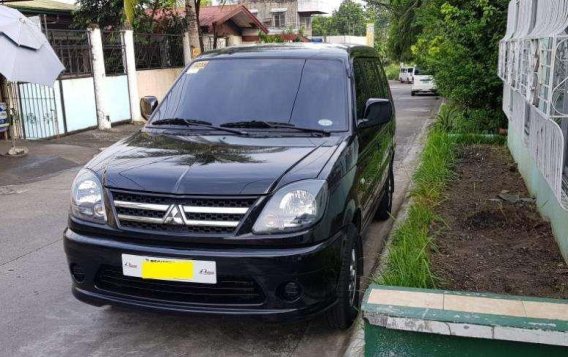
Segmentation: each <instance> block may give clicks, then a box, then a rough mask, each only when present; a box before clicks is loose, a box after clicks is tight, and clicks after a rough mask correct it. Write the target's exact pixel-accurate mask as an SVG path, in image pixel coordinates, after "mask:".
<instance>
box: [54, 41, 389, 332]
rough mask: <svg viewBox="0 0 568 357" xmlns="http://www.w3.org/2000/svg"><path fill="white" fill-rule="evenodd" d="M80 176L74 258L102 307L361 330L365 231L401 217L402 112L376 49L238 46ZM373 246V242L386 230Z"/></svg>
mask: <svg viewBox="0 0 568 357" xmlns="http://www.w3.org/2000/svg"><path fill="white" fill-rule="evenodd" d="M141 106H142V113H143V115H144V116H145V117H146V118H147V120H148V123H147V124H146V125H145V127H144V128H143V129H142V130H141V131H140V132H139V133H137V134H135V135H133V136H132V137H130V138H127V139H124V140H122V141H120V142H118V143H116V144H115V145H113V146H112V147H110V148H108V149H106V150H105V151H103V152H102V153H100V154H99V155H98V156H97V157H95V158H94V159H93V160H92V161H91V162H90V163H88V164H87V165H86V166H85V167H84V168H83V169H82V170H81V171H80V172H79V173H78V175H77V177H76V178H75V181H74V183H73V188H72V202H71V210H70V215H69V226H68V228H67V229H66V230H65V233H64V236H65V237H64V238H65V239H64V242H65V252H66V254H67V258H68V262H69V268H70V271H71V275H72V277H73V294H74V295H75V297H77V298H78V299H80V300H82V301H84V302H87V303H89V304H93V305H105V304H112V305H121V306H127V307H134V308H143V309H149V310H159V311H169V312H176V313H186V312H187V313H206V314H227V315H246V316H257V317H266V318H269V319H303V318H307V317H310V316H313V315H315V314H319V313H322V312H325V313H326V315H327V318H328V321H329V322H330V324H331V325H332V326H334V327H337V328H347V327H349V326H350V325H351V323H352V322H353V320H354V318H355V317H356V314H357V310H358V308H359V304H360V293H359V289H360V277H361V274H362V271H363V264H362V257H363V252H362V251H361V250H362V242H361V239H362V238H361V232H363V231H364V230H365V228H366V227H367V226H368V225H369V223H370V222H371V221H372V220H373V219H379V220H384V219H387V218H388V217H389V214H390V210H391V205H392V192H393V187H394V180H393V157H394V151H395V143H394V133H395V113H394V108H393V104H392V97H391V93H390V89H389V86H388V83H387V80H386V77H385V74H384V72H383V69H382V66H381V63H380V60H379V57H378V54H377V52H376V51H375V50H374V49H372V48H369V47H364V46H340V45H337V46H331V45H319V44H318V45H267V46H256V47H240V48H226V49H223V50H219V51H215V52H211V53H208V54H205V55H203V56H201V57H199V58H198V59H196V60H195V61H194V62H193V63H191V64H190V65H189V66H188V67H187V68H185V70H184V72H183V73H182V74H181V75H180V77H179V78H178V79H177V81H176V83H175V84H174V85H173V87H172V88H171V90H170V91H169V92H168V94H167V95H166V96H165V98H164V100H163V101H162V102H161V103H160V104H159V105H158V103H157V100H156V98H154V97H145V98H143V99H142V101H141ZM371 239H372V238H371Z"/></svg>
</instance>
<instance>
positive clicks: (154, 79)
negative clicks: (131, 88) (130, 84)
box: [136, 68, 183, 101]
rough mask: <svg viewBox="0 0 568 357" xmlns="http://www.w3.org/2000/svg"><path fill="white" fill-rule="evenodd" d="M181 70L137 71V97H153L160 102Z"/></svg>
mask: <svg viewBox="0 0 568 357" xmlns="http://www.w3.org/2000/svg"><path fill="white" fill-rule="evenodd" d="M182 70H183V68H166V69H149V70H143V71H137V72H136V76H137V77H138V96H139V97H140V98H142V97H144V96H147V95H153V96H155V97H156V98H158V100H160V101H161V100H162V99H164V96H165V95H166V93H167V92H168V90H169V89H170V87H171V86H172V84H174V81H175V80H176V79H177V77H178V76H179V74H180V73H181V71H182Z"/></svg>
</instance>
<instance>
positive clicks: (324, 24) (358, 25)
mask: <svg viewBox="0 0 568 357" xmlns="http://www.w3.org/2000/svg"><path fill="white" fill-rule="evenodd" d="M366 32H367V15H366V13H365V9H363V6H361V4H359V3H356V2H355V1H353V0H345V1H343V2H342V3H341V5H340V6H339V9H337V10H336V11H334V12H333V14H332V16H331V17H325V16H317V17H314V19H313V21H312V33H313V35H314V36H343V35H350V36H365V34H366Z"/></svg>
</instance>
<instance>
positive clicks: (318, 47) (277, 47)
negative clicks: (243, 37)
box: [199, 43, 378, 59]
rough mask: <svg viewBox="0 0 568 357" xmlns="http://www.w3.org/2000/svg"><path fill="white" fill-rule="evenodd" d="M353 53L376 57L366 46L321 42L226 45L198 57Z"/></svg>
mask: <svg viewBox="0 0 568 357" xmlns="http://www.w3.org/2000/svg"><path fill="white" fill-rule="evenodd" d="M354 55H365V56H367V57H368V56H372V57H377V56H378V53H377V51H376V50H375V49H374V48H372V47H368V46H361V45H336V44H321V43H288V44H265V45H256V46H238V47H226V48H222V49H219V50H215V51H211V52H207V53H204V54H203V55H202V56H200V57H199V59H213V58H239V57H241V58H242V57H278V58H282V57H286V58H337V59H348V58H349V57H352V56H354Z"/></svg>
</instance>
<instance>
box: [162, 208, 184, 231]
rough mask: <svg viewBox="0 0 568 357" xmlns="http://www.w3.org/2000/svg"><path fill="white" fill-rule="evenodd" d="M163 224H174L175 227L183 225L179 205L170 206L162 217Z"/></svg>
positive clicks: (182, 215) (181, 210) (181, 209)
mask: <svg viewBox="0 0 568 357" xmlns="http://www.w3.org/2000/svg"><path fill="white" fill-rule="evenodd" d="M164 224H174V225H177V226H180V225H184V224H185V215H184V214H183V208H182V207H181V206H180V205H171V206H170V208H169V209H168V211H167V212H166V215H165V216H164Z"/></svg>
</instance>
